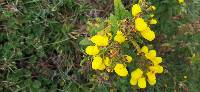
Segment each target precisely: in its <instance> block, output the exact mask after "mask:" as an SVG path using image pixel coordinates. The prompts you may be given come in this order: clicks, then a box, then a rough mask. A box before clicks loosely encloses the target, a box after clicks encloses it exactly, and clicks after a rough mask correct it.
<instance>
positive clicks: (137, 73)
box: [131, 68, 143, 80]
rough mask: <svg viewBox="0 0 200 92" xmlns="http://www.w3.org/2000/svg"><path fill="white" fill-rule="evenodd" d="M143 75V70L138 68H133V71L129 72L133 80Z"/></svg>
mask: <svg viewBox="0 0 200 92" xmlns="http://www.w3.org/2000/svg"><path fill="white" fill-rule="evenodd" d="M142 75H143V71H142V70H141V69H139V68H137V69H136V70H134V71H133V72H131V77H132V78H133V79H134V80H138V79H139V78H140V77H142Z"/></svg>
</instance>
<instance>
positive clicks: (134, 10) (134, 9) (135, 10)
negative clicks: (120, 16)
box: [132, 4, 142, 16]
mask: <svg viewBox="0 0 200 92" xmlns="http://www.w3.org/2000/svg"><path fill="white" fill-rule="evenodd" d="M140 12H142V9H141V7H140V5H139V4H134V5H133V6H132V15H133V16H137V15H138V14H139V13H140Z"/></svg>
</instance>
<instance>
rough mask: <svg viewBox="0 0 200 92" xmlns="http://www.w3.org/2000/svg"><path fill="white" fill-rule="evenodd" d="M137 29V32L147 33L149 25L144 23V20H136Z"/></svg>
mask: <svg viewBox="0 0 200 92" xmlns="http://www.w3.org/2000/svg"><path fill="white" fill-rule="evenodd" d="M135 28H136V29H137V31H140V32H142V31H145V30H147V29H148V25H147V23H146V22H145V21H144V19H142V18H136V19H135Z"/></svg>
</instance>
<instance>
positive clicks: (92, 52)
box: [85, 46, 99, 55]
mask: <svg viewBox="0 0 200 92" xmlns="http://www.w3.org/2000/svg"><path fill="white" fill-rule="evenodd" d="M85 52H86V53H87V54H88V55H96V54H98V53H99V49H98V47H97V46H88V47H87V48H86V49H85Z"/></svg>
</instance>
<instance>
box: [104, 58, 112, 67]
mask: <svg viewBox="0 0 200 92" xmlns="http://www.w3.org/2000/svg"><path fill="white" fill-rule="evenodd" d="M104 64H105V65H106V66H110V65H111V62H110V59H109V58H108V57H106V58H105V60H104Z"/></svg>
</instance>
